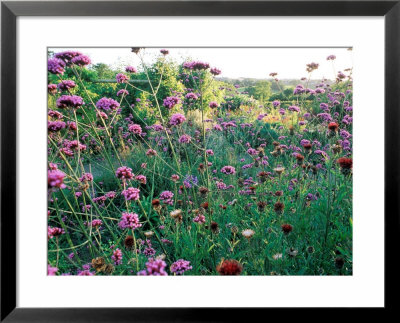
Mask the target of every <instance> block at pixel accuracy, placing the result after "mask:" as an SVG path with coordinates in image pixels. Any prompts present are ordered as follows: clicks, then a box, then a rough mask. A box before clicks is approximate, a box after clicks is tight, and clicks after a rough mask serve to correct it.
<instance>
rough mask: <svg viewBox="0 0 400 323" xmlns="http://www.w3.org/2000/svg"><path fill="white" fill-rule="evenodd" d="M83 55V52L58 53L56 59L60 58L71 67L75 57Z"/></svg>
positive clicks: (55, 55)
mask: <svg viewBox="0 0 400 323" xmlns="http://www.w3.org/2000/svg"><path fill="white" fill-rule="evenodd" d="M79 55H82V53H81V52H76V51H70V50H69V51H65V52H60V53H56V54H54V57H55V58H59V59H61V60H62V61H64V62H65V64H67V65H70V64H71V61H72V59H73V58H74V57H76V56H79Z"/></svg>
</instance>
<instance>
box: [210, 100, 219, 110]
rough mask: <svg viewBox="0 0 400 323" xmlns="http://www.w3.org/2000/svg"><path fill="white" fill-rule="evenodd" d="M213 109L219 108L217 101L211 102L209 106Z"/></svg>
mask: <svg viewBox="0 0 400 323" xmlns="http://www.w3.org/2000/svg"><path fill="white" fill-rule="evenodd" d="M208 106H209V107H210V108H211V109H215V108H218V103H217V102H215V101H211V102H210V104H209V105H208Z"/></svg>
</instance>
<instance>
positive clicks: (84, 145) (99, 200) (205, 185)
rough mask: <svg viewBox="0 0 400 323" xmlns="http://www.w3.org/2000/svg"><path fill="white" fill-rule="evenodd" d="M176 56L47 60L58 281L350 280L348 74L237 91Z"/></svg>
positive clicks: (311, 66) (51, 227)
mask: <svg viewBox="0 0 400 323" xmlns="http://www.w3.org/2000/svg"><path fill="white" fill-rule="evenodd" d="M174 50H176V49H175V48H170V49H151V52H152V53H156V54H154V58H153V59H152V60H151V61H150V62H149V60H146V57H147V56H146V55H149V51H150V49H147V48H121V51H122V52H125V53H127V54H128V55H131V56H132V58H134V60H132V61H133V62H135V63H132V64H131V65H126V66H118V67H115V66H110V65H108V64H104V63H98V62H97V63H96V64H94V63H93V62H92V58H91V57H89V56H88V55H86V54H85V52H84V51H83V50H82V51H81V50H80V49H70V50H64V49H63V50H62V51H58V50H57V49H49V52H48V85H47V92H48V109H47V113H48V115H47V120H48V121H47V126H48V165H47V166H48V212H47V218H48V228H47V239H48V263H47V266H48V275H57V276H58V275H59V276H63V275H86V276H93V275H133V276H138V275H139V276H148V275H159V276H166V275H172V276H179V275H352V267H353V265H352V231H353V227H352V226H353V222H352V171H353V170H352V168H353V163H352V143H353V138H352V121H353V119H352V109H353V102H352V97H353V92H352V67H351V66H348V68H346V69H343V70H342V71H338V70H336V67H335V61H336V56H335V55H330V56H327V57H325V59H324V60H323V61H319V62H318V63H314V62H311V61H312V58H311V60H310V62H309V63H307V64H306V65H304V77H302V78H294V79H293V80H291V81H290V82H289V81H284V80H281V79H280V78H279V71H267V72H266V75H265V78H264V79H262V80H254V79H245V78H244V79H243V78H241V79H239V78H238V79H234V78H229V77H225V76H224V70H223V69H222V68H221V67H219V66H214V65H213V62H212V61H210V62H204V61H202V60H201V57H198V58H196V59H192V58H180V59H178V58H176V57H175V56H174V57H172V53H173V51H174ZM210 50H212V49H210ZM288 50H290V49H288ZM343 55H351V49H349V50H348V51H346V50H344V51H343ZM198 59H200V60H198ZM250 59H251V58H250ZM237 64H241V62H237ZM243 64H245V62H243ZM322 65H329V66H331V67H330V70H331V71H332V75H329V77H328V76H326V78H321V79H315V78H313V73H315V72H316V71H317V70H318V69H319V68H320V67H321V66H322ZM220 68H221V70H220Z"/></svg>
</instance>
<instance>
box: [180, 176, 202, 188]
mask: <svg viewBox="0 0 400 323" xmlns="http://www.w3.org/2000/svg"><path fill="white" fill-rule="evenodd" d="M198 183H199V180H198V179H197V177H196V176H193V175H186V177H185V179H184V180H183V185H185V187H186V188H192V184H193V185H194V186H197V184H198Z"/></svg>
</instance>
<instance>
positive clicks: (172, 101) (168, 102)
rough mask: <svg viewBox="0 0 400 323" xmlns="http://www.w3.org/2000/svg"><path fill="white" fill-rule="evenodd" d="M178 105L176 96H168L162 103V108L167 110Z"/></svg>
mask: <svg viewBox="0 0 400 323" xmlns="http://www.w3.org/2000/svg"><path fill="white" fill-rule="evenodd" d="M178 103H179V98H177V97H176V96H169V97H166V98H165V99H164V101H163V105H164V107H166V108H168V109H172V108H173V107H174V106H175V105H177V104H178Z"/></svg>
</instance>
